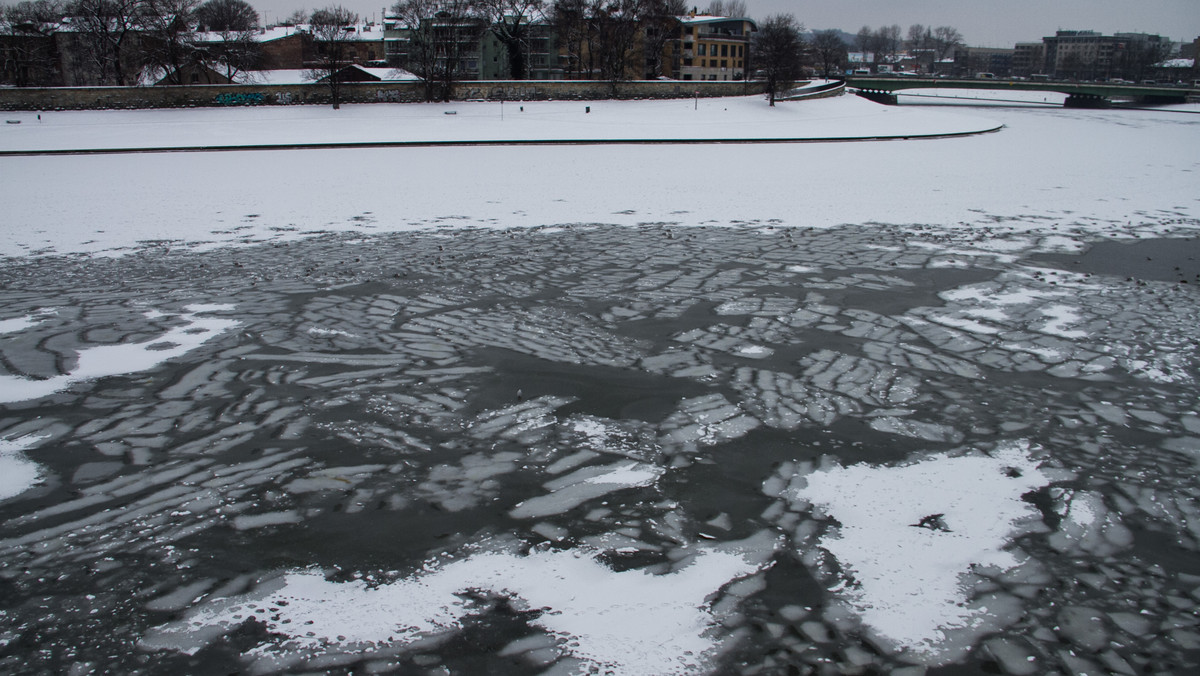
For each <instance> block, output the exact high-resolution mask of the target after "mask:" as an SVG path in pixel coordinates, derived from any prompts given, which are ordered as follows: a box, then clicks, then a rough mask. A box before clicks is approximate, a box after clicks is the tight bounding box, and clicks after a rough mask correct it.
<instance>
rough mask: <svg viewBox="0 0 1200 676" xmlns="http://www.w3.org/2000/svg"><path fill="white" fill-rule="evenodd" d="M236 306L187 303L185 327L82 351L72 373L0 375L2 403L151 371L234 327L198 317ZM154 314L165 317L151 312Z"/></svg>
mask: <svg viewBox="0 0 1200 676" xmlns="http://www.w3.org/2000/svg"><path fill="white" fill-rule="evenodd" d="M233 307H234V306H233V305H199V304H197V305H188V306H187V307H185V308H184V313H183V314H181V315H180V319H182V320H183V321H185V322H187V323H186V324H185V325H183V326H177V327H175V328H172V329H169V330H168V331H166V332H165V333H163V334H162V335H161V336H158V337H157V338H151V339H150V340H146V341H143V342H140V343H124V344H120V345H98V346H96V347H89V348H87V349H85V350H81V351H80V352H79V357H78V360H77V363H76V365H75V368H74V369H73V370H72V371H71V372H70V373H65V374H63V375H58V376H54V377H53V378H46V379H45V380H33V379H30V378H22V377H20V376H8V375H0V403H5V404H7V403H12V402H17V401H27V400H30V399H40V398H42V397H46V396H49V395H51V394H54V393H55V392H61V391H63V390H65V389H67V388H68V387H70V386H71V385H72V384H74V383H77V382H81V381H85V380H95V379H97V378H104V377H108V376H118V375H125V374H129V373H137V372H138V371H148V370H150V369H152V368H154V367H156V366H158V365H159V364H161V363H163V362H164V361H166V360H168V359H172V358H174V357H178V356H180V355H183V354H186V353H187V352H190V351H191V350H193V349H195V348H196V347H198V346H200V345H202V344H204V343H205V342H207V341H208V340H209V339H210V338H213V337H215V336H217V335H219V334H221V333H223V332H225V331H227V330H229V329H231V328H233V327H235V326H237V324H238V323H237V322H236V321H234V320H232V319H219V318H214V317H199V316H198V315H200V314H204V313H207V312H221V311H228V310H232V309H233ZM151 312H152V314H150V316H151V317H158V316H162V315H161V314H159V313H154V311H151Z"/></svg>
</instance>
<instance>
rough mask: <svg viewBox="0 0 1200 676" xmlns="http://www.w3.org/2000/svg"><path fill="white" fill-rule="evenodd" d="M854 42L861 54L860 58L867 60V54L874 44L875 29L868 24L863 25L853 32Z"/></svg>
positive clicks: (864, 61)
mask: <svg viewBox="0 0 1200 676" xmlns="http://www.w3.org/2000/svg"><path fill="white" fill-rule="evenodd" d="M854 44H855V46H856V47H858V51H859V53H860V54H862V60H863V63H864V64H865V63H866V62H867V54H869V53H870V52H871V49H872V45H874V44H875V31H873V30H871V27H870V26H863V27H862V28H859V29H858V32H857V33H855V34H854Z"/></svg>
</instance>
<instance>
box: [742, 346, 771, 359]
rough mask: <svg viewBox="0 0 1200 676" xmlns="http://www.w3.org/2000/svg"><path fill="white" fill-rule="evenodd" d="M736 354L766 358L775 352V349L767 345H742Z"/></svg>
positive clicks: (752, 357) (748, 357)
mask: <svg viewBox="0 0 1200 676" xmlns="http://www.w3.org/2000/svg"><path fill="white" fill-rule="evenodd" d="M734 354H736V355H737V356H739V357H746V358H747V359H766V358H767V357H770V356H771V355H773V354H775V350H772V349H771V348H769V347H766V346H765V345H742V346H741V347H738V348H736V349H735V351H734Z"/></svg>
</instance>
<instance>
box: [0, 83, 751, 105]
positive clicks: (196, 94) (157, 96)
mask: <svg viewBox="0 0 1200 676" xmlns="http://www.w3.org/2000/svg"><path fill="white" fill-rule="evenodd" d="M764 91H765V83H763V82H707V81H705V82H691V81H678V80H639V81H627V82H612V81H608V80H543V81H530V80H522V81H503V82H501V81H489V82H460V83H458V84H456V85H455V87H454V94H453V97H452V99H453V100H455V101H472V100H484V101H553V100H602V99H675V98H690V97H693V96H698V97H701V98H709V97H717V96H744V95H750V94H761V93H763V92H764ZM339 94H340V98H341V101H342V103H417V102H421V101H424V100H425V86H424V84H423V83H421V82H412V81H406V82H353V83H349V82H348V83H343V84H342V85H341V86H340V92H339ZM330 100H331V99H330V92H329V87H328V86H327V85H323V84H288V85H257V84H249V85H186V86H153V87H28V88H6V89H0V110H104V109H114V108H117V109H119V108H199V107H220V106H257V105H292V104H324V103H329V102H330Z"/></svg>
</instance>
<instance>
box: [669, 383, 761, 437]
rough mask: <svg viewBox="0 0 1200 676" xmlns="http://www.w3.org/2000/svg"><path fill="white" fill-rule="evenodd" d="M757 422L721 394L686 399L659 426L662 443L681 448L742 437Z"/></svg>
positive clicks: (757, 424) (756, 425)
mask: <svg viewBox="0 0 1200 676" xmlns="http://www.w3.org/2000/svg"><path fill="white" fill-rule="evenodd" d="M761 424H762V423H760V422H759V421H758V420H757V419H755V418H753V417H751V416H748V415H746V414H745V413H744V412H743V411H742V409H741V407H739V406H737V405H736V404H731V403H729V400H727V399H726V398H725V396H724V395H721V394H710V395H706V396H703V397H694V398H692V399H686V400H684V401H683V402H681V403H680V406H679V410H678V411H676V412H675V413H673V414H671V416H670V417H668V418H667V419H666V420H664V421H663V422H662V425H661V426H660V429H661V430H662V434H663V442H664V443H670V444H676V445H679V446H683V447H685V448H691V447H693V446H695V445H697V444H698V445H701V446H712V445H715V444H719V443H723V442H726V441H730V440H733V439H738V438H740V437H743V436H745V435H746V434H748V433H749V432H750V431H751V430H753V429H755V428H757V427H759V426H760V425H761Z"/></svg>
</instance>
